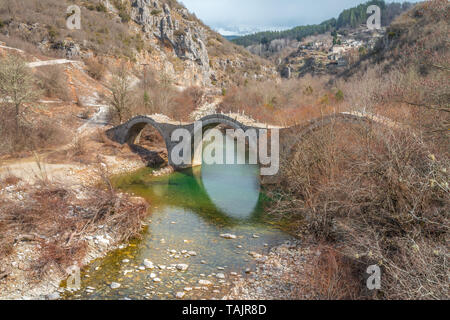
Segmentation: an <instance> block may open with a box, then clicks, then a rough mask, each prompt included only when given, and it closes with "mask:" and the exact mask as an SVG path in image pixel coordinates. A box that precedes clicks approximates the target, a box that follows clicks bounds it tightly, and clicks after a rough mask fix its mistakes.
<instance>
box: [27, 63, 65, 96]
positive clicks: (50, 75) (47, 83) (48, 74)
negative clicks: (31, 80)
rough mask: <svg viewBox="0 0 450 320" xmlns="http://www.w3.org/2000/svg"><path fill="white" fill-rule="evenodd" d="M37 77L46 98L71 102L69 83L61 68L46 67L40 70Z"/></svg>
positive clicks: (36, 74)
mask: <svg viewBox="0 0 450 320" xmlns="http://www.w3.org/2000/svg"><path fill="white" fill-rule="evenodd" d="M35 76H36V78H37V81H36V82H37V85H38V87H39V88H40V89H41V90H42V91H43V93H44V94H45V96H46V97H52V98H59V99H61V100H62V101H70V100H71V95H70V90H69V82H68V81H67V77H66V75H65V72H64V68H63V67H61V66H44V67H41V68H39V69H38V70H37V71H36V73H35Z"/></svg>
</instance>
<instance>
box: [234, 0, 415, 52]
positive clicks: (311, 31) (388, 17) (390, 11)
mask: <svg viewBox="0 0 450 320" xmlns="http://www.w3.org/2000/svg"><path fill="white" fill-rule="evenodd" d="M370 5H377V6H379V7H380V9H381V17H382V19H381V22H382V25H383V26H387V25H389V24H390V23H391V21H392V20H393V19H394V18H395V17H396V16H398V15H399V14H400V13H401V12H403V11H405V10H407V9H408V8H410V7H411V4H410V3H407V2H405V3H403V4H399V3H388V4H386V3H385V2H384V0H372V1H368V2H366V3H364V4H360V5H358V6H357V7H353V8H350V9H346V10H344V11H343V12H342V13H341V14H340V15H339V17H338V19H335V18H332V19H329V20H326V21H324V22H322V23H320V24H315V25H307V26H299V27H295V28H293V29H289V30H285V31H265V32H258V33H255V34H251V35H247V36H243V37H239V38H237V39H233V40H232V42H234V43H236V44H238V45H241V46H245V47H248V46H250V45H254V44H260V43H262V44H267V43H269V42H270V41H272V40H275V39H295V40H298V41H301V40H303V39H304V38H306V37H308V36H311V35H315V34H322V33H325V32H328V31H334V30H337V29H341V28H346V27H352V28H356V27H358V26H359V25H361V24H365V23H366V21H367V18H368V15H367V8H368V7H369V6H370Z"/></svg>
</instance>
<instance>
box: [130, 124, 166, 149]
mask: <svg viewBox="0 0 450 320" xmlns="http://www.w3.org/2000/svg"><path fill="white" fill-rule="evenodd" d="M147 125H149V126H151V127H153V128H155V129H156V130H157V131H158V133H159V134H160V135H161V137H163V139H164V142H166V137H165V134H164V131H163V130H162V129H161V127H160V125H159V124H158V123H157V122H156V121H155V120H153V119H151V118H149V117H136V118H133V119H131V120H130V121H128V122H127V123H126V134H125V137H124V142H125V143H128V144H135V143H139V138H140V135H141V133H142V130H144V128H145V127H146V126H147ZM166 147H167V143H166Z"/></svg>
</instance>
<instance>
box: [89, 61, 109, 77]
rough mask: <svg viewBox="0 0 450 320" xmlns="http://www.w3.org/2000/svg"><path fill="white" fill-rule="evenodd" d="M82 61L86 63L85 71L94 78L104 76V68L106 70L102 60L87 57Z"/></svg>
mask: <svg viewBox="0 0 450 320" xmlns="http://www.w3.org/2000/svg"><path fill="white" fill-rule="evenodd" d="M84 63H85V64H86V67H87V71H88V73H89V75H90V76H91V77H92V78H94V79H96V80H102V79H103V77H104V76H105V73H106V70H107V68H106V65H105V63H104V61H102V60H98V59H94V58H89V59H86V60H84Z"/></svg>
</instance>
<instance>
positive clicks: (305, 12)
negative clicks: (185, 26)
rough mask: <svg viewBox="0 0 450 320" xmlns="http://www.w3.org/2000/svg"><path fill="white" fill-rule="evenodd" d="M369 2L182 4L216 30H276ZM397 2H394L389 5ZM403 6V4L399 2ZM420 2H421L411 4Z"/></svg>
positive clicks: (200, 0) (219, 0)
mask: <svg viewBox="0 0 450 320" xmlns="http://www.w3.org/2000/svg"><path fill="white" fill-rule="evenodd" d="M366 1H367V0H359V1H358V0H181V2H182V3H183V4H184V5H185V6H186V7H187V8H188V9H189V11H191V12H194V13H195V14H196V15H197V17H199V18H200V19H201V20H202V21H203V22H205V23H206V24H207V25H209V26H211V27H212V28H214V29H216V30H219V31H220V30H221V29H222V30H232V29H234V28H235V27H240V29H245V28H249V29H250V30H252V31H253V29H262V30H264V29H268V28H272V29H276V28H287V27H294V26H298V25H305V24H315V23H320V22H322V21H324V20H327V19H329V18H332V17H337V16H338V15H339V13H340V12H341V11H342V10H343V9H346V8H350V7H353V6H355V5H358V4H360V3H364V2H366ZM387 2H393V1H387ZM396 2H403V1H400V0H398V1H396ZM410 2H417V0H410Z"/></svg>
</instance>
